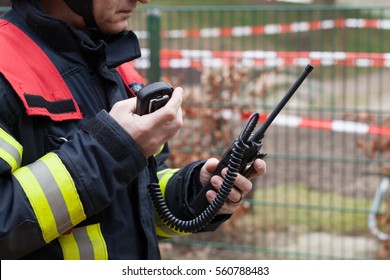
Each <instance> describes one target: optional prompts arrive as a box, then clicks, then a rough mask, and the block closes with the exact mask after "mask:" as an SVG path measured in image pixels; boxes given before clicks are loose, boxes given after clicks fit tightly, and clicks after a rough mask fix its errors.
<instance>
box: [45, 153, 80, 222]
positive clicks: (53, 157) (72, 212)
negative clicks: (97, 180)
mask: <svg viewBox="0 0 390 280" xmlns="http://www.w3.org/2000/svg"><path fill="white" fill-rule="evenodd" d="M42 160H43V161H44V162H45V163H46V165H47V167H48V168H49V170H50V173H51V174H52V175H53V177H54V179H55V180H56V182H57V185H58V186H59V188H60V191H61V193H62V197H63V198H64V200H65V204H66V207H67V208H68V212H69V216H70V220H71V223H72V225H73V226H75V225H77V224H78V223H80V222H82V221H83V220H85V219H86V216H85V213H84V207H83V204H82V203H81V200H80V197H79V194H78V193H77V189H76V186H75V184H74V182H73V179H72V177H71V176H70V174H69V172H68V170H67V169H66V168H65V166H64V164H63V163H62V161H61V160H60V158H59V157H58V156H57V154H54V153H49V154H47V155H46V157H45V158H42Z"/></svg>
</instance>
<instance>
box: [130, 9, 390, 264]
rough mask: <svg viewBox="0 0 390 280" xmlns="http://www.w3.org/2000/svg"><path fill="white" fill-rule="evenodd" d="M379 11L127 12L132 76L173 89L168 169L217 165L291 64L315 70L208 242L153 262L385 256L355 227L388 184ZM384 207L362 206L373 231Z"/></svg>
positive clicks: (388, 61) (176, 244)
mask: <svg viewBox="0 0 390 280" xmlns="http://www.w3.org/2000/svg"><path fill="white" fill-rule="evenodd" d="M389 12H390V7H377V8H368V7H365V8H340V7H331V6H327V7H325V6H324V7H322V6H308V7H306V6H288V7H286V6H263V7H258V6H256V7H238V6H235V7H196V8H195V7H185V8H160V9H158V10H141V11H139V12H138V13H137V14H136V16H135V18H133V19H132V21H131V27H132V29H133V30H136V31H137V34H138V36H139V38H140V39H141V44H142V48H143V58H141V59H139V60H138V61H137V62H136V67H137V68H138V69H139V70H140V71H141V72H144V73H145V75H147V76H148V77H149V81H155V80H158V79H162V80H166V81H169V82H170V83H172V84H173V85H175V86H177V85H180V86H182V87H184V89H185V101H184V104H183V111H184V116H185V123H184V127H183V129H182V131H181V132H180V134H179V135H178V136H177V137H176V138H175V140H173V141H172V142H171V143H170V145H171V149H172V158H171V164H172V166H174V167H177V166H182V165H183V164H185V163H187V162H189V161H192V160H195V159H199V158H205V157H210V156H220V155H221V154H222V153H223V150H224V149H226V148H227V147H228V145H229V144H230V143H231V141H232V140H233V139H234V138H235V137H237V135H238V133H239V131H240V129H241V127H242V125H243V122H244V120H245V117H246V116H248V114H250V113H251V112H254V111H256V112H259V113H261V114H264V115H266V114H267V113H269V112H270V111H271V109H272V108H273V107H274V106H275V104H276V103H277V102H278V101H279V100H280V98H281V96H282V95H283V94H284V93H285V92H286V90H287V89H288V87H289V86H290V85H291V83H292V82H293V81H294V79H295V78H296V77H297V75H298V74H299V73H300V72H301V71H302V69H303V68H304V66H305V65H306V64H308V63H310V64H312V65H313V66H314V67H315V69H314V71H313V73H312V74H311V76H310V77H309V78H308V80H306V81H305V83H304V84H303V85H302V86H301V88H300V89H299V91H298V93H297V94H296V95H295V96H294V97H293V98H292V100H291V101H290V103H289V104H288V105H287V107H285V109H284V110H283V111H282V113H281V115H282V116H281V117H280V118H278V119H277V121H276V122H275V124H273V125H272V126H271V127H270V129H269V130H268V132H267V134H266V138H265V141H264V150H265V151H266V152H267V153H268V156H267V164H268V165H267V167H268V170H267V174H266V175H265V176H263V177H262V178H260V179H257V180H256V181H255V183H254V185H255V187H254V191H253V193H252V194H251V195H250V196H249V197H248V198H247V199H246V200H245V202H244V204H243V206H242V207H241V209H240V211H239V212H238V213H237V214H235V215H234V216H233V218H232V220H231V221H230V222H228V223H227V224H226V225H224V226H223V227H222V228H220V229H219V230H218V231H217V232H214V233H201V234H194V235H192V236H190V237H185V238H179V239H174V240H165V241H164V242H162V243H161V249H162V254H163V258H166V259H171V258H173V259H175V258H179V259H184V258H189V259H204V258H210V259H225V258H228V259H262V258H267V259H376V258H389V255H388V254H389V253H388V251H387V247H386V244H387V246H388V242H386V241H380V240H379V239H378V238H377V237H376V236H375V235H374V234H373V233H372V232H371V231H370V229H369V227H368V222H367V221H368V216H369V214H370V209H371V208H372V201H373V198H374V195H375V193H376V191H377V188H378V184H379V182H380V181H381V179H382V178H383V176H384V174H388V173H389V168H388V164H389V163H390V162H389V157H388V156H389V154H390V140H389V138H390V135H389V126H390V124H389V117H390V110H389V107H388V104H389V102H390V85H389V83H388V80H389V78H390V47H389V46H390V18H389V14H390V13H389ZM147 14H149V15H152V17H153V18H150V17H149V19H147ZM156 22H157V23H158V22H160V30H159V28H157V29H156V25H153V24H155V23H156ZM146 23H148V25H149V26H154V27H153V29H152V30H153V32H152V33H150V34H151V35H150V36H149V35H148V34H149V33H148V32H147V26H146ZM157 26H158V25H157ZM148 38H149V40H147V39H148ZM148 42H154V43H152V44H157V45H159V46H160V50H157V51H156V48H155V45H152V46H151V47H150V48H149V47H148ZM156 42H157V43H156ZM153 46H154V47H153ZM150 58H152V59H151V60H150ZM151 61H152V63H151ZM156 67H157V70H153V69H156ZM155 71H157V72H155ZM158 71H160V72H158ZM388 203H389V202H388V199H387V198H384V199H383V201H381V203H379V206H378V207H377V209H375V212H378V213H375V214H377V215H376V216H375V217H378V218H379V216H383V217H382V220H381V221H384V224H386V223H388V221H387V222H386V221H385V220H386V217H388V216H386V213H388V211H390V210H389V209H388V208H386V207H389V206H388ZM386 205H387V206H386ZM381 214H383V215H381ZM377 221H378V224H377V227H378V230H380V231H383V232H386V231H387V230H388V228H387V229H386V225H384V226H381V225H379V220H377Z"/></svg>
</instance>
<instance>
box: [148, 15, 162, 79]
mask: <svg viewBox="0 0 390 280" xmlns="http://www.w3.org/2000/svg"><path fill="white" fill-rule="evenodd" d="M147 29H148V34H149V36H148V48H149V52H150V53H149V58H150V67H149V69H148V73H147V77H148V82H149V83H152V82H158V81H160V78H161V68H160V48H161V37H160V32H161V12H160V10H159V9H157V8H151V9H148V11H147Z"/></svg>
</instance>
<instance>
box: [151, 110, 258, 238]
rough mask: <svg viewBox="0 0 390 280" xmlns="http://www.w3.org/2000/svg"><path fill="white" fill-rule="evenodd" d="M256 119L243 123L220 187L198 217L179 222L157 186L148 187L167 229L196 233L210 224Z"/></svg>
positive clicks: (224, 197)
mask: <svg viewBox="0 0 390 280" xmlns="http://www.w3.org/2000/svg"><path fill="white" fill-rule="evenodd" d="M258 119H259V114H258V113H253V114H252V115H251V116H250V117H249V119H248V120H247V122H246V123H245V126H244V129H243V130H242V132H241V133H240V136H239V138H238V139H237V140H235V142H234V146H233V149H232V154H231V156H230V159H229V164H228V166H227V174H226V176H225V177H224V179H223V182H222V186H221V188H220V190H219V191H218V193H217V196H216V198H215V199H214V201H213V202H212V203H211V204H210V205H209V206H208V207H207V208H206V209H205V210H204V211H203V212H202V213H200V215H199V216H197V217H195V218H194V219H192V220H181V219H179V218H177V217H175V216H174V215H173V214H172V212H171V211H170V210H169V208H168V206H167V204H166V203H165V200H164V197H163V195H162V193H161V189H160V186H159V184H157V183H152V184H150V185H149V186H148V190H149V193H150V196H151V199H152V201H153V205H154V207H155V209H156V211H157V213H158V215H159V216H160V218H161V219H162V221H163V222H164V223H165V224H166V225H167V226H168V227H170V228H171V229H173V230H176V231H179V232H197V231H200V230H201V229H203V228H204V227H205V226H206V225H207V224H209V223H210V222H211V220H212V219H214V217H215V216H216V215H217V213H218V212H219V210H221V208H222V206H223V205H224V204H225V202H226V200H227V198H228V196H229V194H230V192H231V190H232V188H233V187H234V181H235V180H236V177H237V175H238V173H239V171H240V167H241V162H242V159H243V157H244V155H245V151H246V149H247V148H248V144H247V142H248V140H249V137H250V136H251V134H252V132H253V130H254V129H255V127H256V124H257V121H258Z"/></svg>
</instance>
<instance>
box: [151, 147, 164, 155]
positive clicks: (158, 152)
mask: <svg viewBox="0 0 390 280" xmlns="http://www.w3.org/2000/svg"><path fill="white" fill-rule="evenodd" d="M163 149H164V145H162V146H161V147H160V149H159V150H158V151H157V152H156V153H155V154H154V155H153V156H155V157H156V156H158V155H159V154H160V153H161V152H162V150H163Z"/></svg>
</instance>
